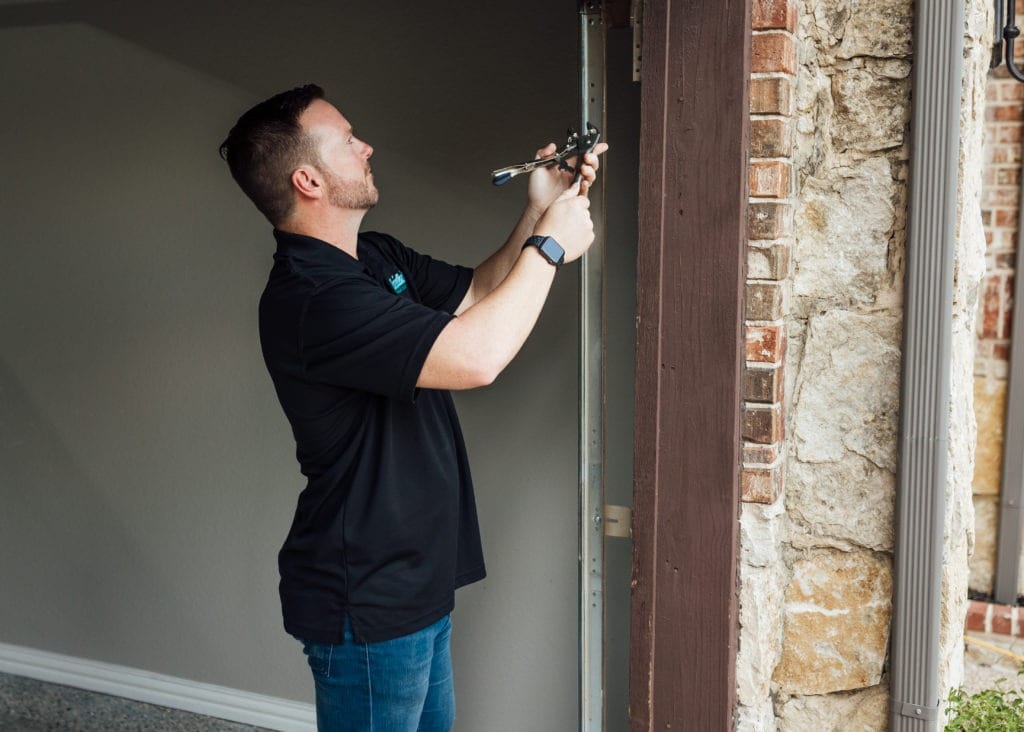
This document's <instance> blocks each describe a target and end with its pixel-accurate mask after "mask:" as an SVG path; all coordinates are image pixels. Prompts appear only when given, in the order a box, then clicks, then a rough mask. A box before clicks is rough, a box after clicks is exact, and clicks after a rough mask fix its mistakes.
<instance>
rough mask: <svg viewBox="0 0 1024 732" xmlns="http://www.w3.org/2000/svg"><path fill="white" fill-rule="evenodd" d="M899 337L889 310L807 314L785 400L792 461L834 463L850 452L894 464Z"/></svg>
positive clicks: (897, 324)
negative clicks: (791, 391) (790, 414)
mask: <svg viewBox="0 0 1024 732" xmlns="http://www.w3.org/2000/svg"><path fill="white" fill-rule="evenodd" d="M900 335H901V322H900V319H899V318H897V317H893V316H891V315H884V314H880V313H871V314H861V313H852V312H847V311H843V310H833V311H829V312H825V313H823V314H821V315H819V316H814V317H811V318H810V320H809V321H808V336H807V342H806V345H805V346H804V357H803V362H802V364H801V368H800V374H799V376H798V378H797V384H796V394H795V395H794V406H793V409H794V411H795V416H794V422H793V427H794V431H793V437H794V442H795V445H796V454H797V458H798V459H799V460H801V461H803V462H808V463H828V462H839V461H840V460H842V459H843V457H844V455H845V454H846V453H847V452H854V453H856V454H858V455H861V456H862V457H865V458H867V459H868V460H870V461H871V462H872V463H874V464H875V465H877V466H878V467H879V468H883V469H885V470H890V471H892V470H895V469H896V447H897V446H896V433H897V430H898V420H899V413H898V408H899V383H900Z"/></svg>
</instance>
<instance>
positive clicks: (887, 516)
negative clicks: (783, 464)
mask: <svg viewBox="0 0 1024 732" xmlns="http://www.w3.org/2000/svg"><path fill="white" fill-rule="evenodd" d="M786 470H787V476H788V477H787V480H786V504H787V508H788V509H789V515H790V522H791V526H790V532H789V536H790V541H791V542H792V544H793V546H795V547H797V548H808V547H815V546H832V547H837V548H840V549H846V550H850V549H854V548H856V547H865V548H868V549H873V550H875V551H891V550H892V546H893V501H894V496H895V493H896V475H895V474H894V473H893V472H891V471H889V470H883V469H881V468H879V467H878V466H877V465H875V464H874V463H872V462H871V461H870V460H866V459H864V458H862V457H860V456H858V455H853V454H849V453H848V454H847V455H846V457H845V458H844V459H842V460H841V461H839V462H836V463H820V464H809V463H801V462H799V461H796V460H793V461H790V463H789V464H788V466H787V468H786Z"/></svg>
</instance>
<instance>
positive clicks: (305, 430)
mask: <svg viewBox="0 0 1024 732" xmlns="http://www.w3.org/2000/svg"><path fill="white" fill-rule="evenodd" d="M605 149H607V146H606V145H603V144H602V145H600V146H599V147H598V148H597V149H596V150H595V152H594V153H593V154H589V155H587V156H586V157H585V159H584V164H583V165H582V166H581V170H582V180H581V182H580V183H579V184H577V185H575V186H571V187H570V186H569V183H570V180H569V179H570V176H569V174H567V173H565V172H560V171H557V170H554V169H544V170H539V171H535V172H534V173H532V174H531V178H530V183H529V187H528V190H529V194H528V200H529V204H528V206H527V208H526V211H525V212H524V213H523V215H522V217H521V218H520V220H519V222H518V223H517V224H516V226H515V229H514V230H513V232H512V234H511V236H510V237H509V240H508V241H507V242H506V243H505V244H504V245H503V246H502V247H501V248H500V249H499V250H498V251H497V252H495V253H494V254H493V255H492V256H490V257H489V258H488V259H487V260H486V261H484V262H483V263H482V264H480V265H479V266H478V267H477V268H476V269H475V270H470V269H468V268H465V267H458V266H452V265H449V264H445V263H444V262H439V261H436V260H434V259H431V258H430V257H428V256H425V255H422V254H419V253H417V252H415V251H413V250H412V249H409V248H408V247H406V246H404V245H403V244H402V243H400V242H399V241H397V240H396V239H394V238H393V237H390V236H387V235H385V234H380V233H375V232H366V233H360V231H359V227H360V224H361V222H362V219H363V217H364V216H365V215H366V212H367V211H368V210H369V209H370V208H372V207H373V206H374V205H375V204H376V203H377V199H378V191H377V188H376V186H375V185H374V179H373V173H372V171H371V169H370V163H369V161H370V157H371V156H372V154H373V148H372V147H371V146H370V145H369V144H368V143H366V142H364V141H362V140H360V139H359V138H357V137H356V136H355V133H354V131H353V130H352V126H351V124H350V123H349V121H348V120H347V119H346V118H345V117H344V116H343V115H342V114H341V112H339V111H338V110H337V109H336V108H335V107H334V106H332V105H331V104H329V103H328V102H327V101H326V100H325V99H324V98H323V90H322V89H320V88H319V87H317V86H315V85H312V84H311V85H307V86H303V87H300V88H296V89H292V90H291V91H288V92H284V93H282V94H278V95H277V96H274V97H272V98H271V99H268V100H266V101H264V102H262V103H260V104H258V105H256V106H255V107H253V108H252V109H250V110H249V111H247V112H246V113H245V114H244V115H242V117H241V118H240V119H239V120H238V122H237V124H236V125H235V126H234V128H233V129H232V130H231V132H230V134H229V135H228V138H227V140H225V142H224V144H223V145H222V147H221V154H222V156H223V157H224V158H225V159H226V160H227V162H228V165H229V167H230V169H231V173H232V176H233V177H234V178H235V180H236V181H237V182H238V184H239V186H240V187H241V188H242V190H243V191H245V193H246V194H247V195H248V196H249V197H250V198H251V199H252V201H253V202H254V203H255V204H256V207H257V208H258V209H259V210H260V211H261V212H262V213H263V214H264V215H265V216H266V218H267V219H268V220H269V221H270V222H271V224H273V226H274V236H275V238H276V240H277V252H276V253H275V255H274V265H273V268H272V270H271V272H270V277H269V280H268V282H267V285H266V289H265V290H264V292H263V296H262V297H261V299H260V308H259V322H260V341H261V344H262V348H263V356H264V360H265V361H266V365H267V369H268V370H269V372H270V375H271V377H272V379H273V382H274V386H275V388H276V390H277V395H278V398H279V399H280V401H281V406H282V407H283V409H284V412H285V414H286V415H287V417H288V420H289V422H290V423H291V426H292V431H293V434H294V436H295V441H296V453H297V458H298V461H299V465H300V469H301V471H302V473H303V474H304V475H305V476H306V477H307V479H308V484H307V486H306V488H305V489H304V490H303V491H302V493H301V494H300V495H299V499H298V505H297V507H296V511H295V518H294V520H293V523H292V527H291V530H290V532H289V534H288V537H287V539H286V540H285V543H284V546H283V547H282V549H281V553H280V556H279V567H280V572H281V585H280V590H281V603H282V609H283V613H284V625H285V629H286V630H287V631H288V632H289V633H291V634H292V635H293V636H295V637H296V638H298V639H299V640H300V641H301V642H302V643H303V649H304V651H305V653H306V655H307V659H308V662H309V666H310V668H311V670H312V672H313V677H314V681H315V684H316V708H317V724H318V727H319V728H320V729H321V730H385V729H386V730H448V729H450V728H451V726H452V723H453V721H454V718H455V697H454V689H453V684H452V673H451V658H450V654H449V648H448V642H449V633H450V621H449V615H450V612H451V610H452V608H453V606H454V593H455V589H456V588H457V587H460V586H463V585H466V584H469V583H470V582H475V581H477V580H479V579H481V578H483V576H484V562H483V555H482V551H481V547H480V536H479V530H478V527H477V518H476V508H475V503H474V498H473V488H472V483H471V479H470V473H469V464H468V462H467V458H466V451H465V445H464V444H463V439H462V433H461V431H460V428H459V422H458V417H457V416H456V414H455V408H454V405H453V403H452V399H451V395H450V394H449V391H448V390H450V389H471V388H474V387H478V386H484V385H487V384H490V383H491V382H492V381H493V380H494V379H495V378H496V377H497V375H498V374H499V373H501V371H502V370H503V369H504V368H505V366H507V365H508V363H509V362H510V361H511V360H512V358H513V357H514V356H515V355H516V353H517V352H518V351H519V348H520V347H521V346H522V345H523V342H524V341H525V340H526V337H527V336H528V335H529V333H530V331H531V330H532V328H533V326H534V324H535V323H536V321H537V317H538V316H539V314H540V310H541V307H542V306H543V304H544V301H545V299H546V298H547V295H548V291H549V289H550V287H551V284H552V281H553V280H554V276H555V271H556V270H557V268H558V266H559V265H560V264H561V260H562V259H563V258H564V261H566V262H571V261H573V260H575V259H577V258H579V257H580V256H581V255H582V254H583V252H585V251H586V250H587V248H588V247H589V246H590V244H591V242H592V241H593V238H594V235H593V225H592V223H591V220H590V214H589V212H588V206H589V201H588V200H587V198H586V197H585V196H581V195H578V194H579V192H580V188H582V189H583V191H584V192H585V191H586V189H588V188H589V186H590V185H591V183H592V182H593V181H594V179H595V176H596V169H597V167H598V158H597V155H598V154H599V153H601V152H603V151H604V150H605ZM553 151H554V145H549V146H548V147H546V148H544V149H542V150H540V151H538V155H543V154H550V153H552V152H553ZM524 245H525V246H524Z"/></svg>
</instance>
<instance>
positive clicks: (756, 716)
mask: <svg viewBox="0 0 1024 732" xmlns="http://www.w3.org/2000/svg"><path fill="white" fill-rule="evenodd" d="M736 729H737V730H739V731H740V732H775V731H776V729H777V727H776V726H775V712H774V711H773V709H772V703H771V700H769V699H766V700H764V701H763V702H761V703H760V704H758V705H757V706H753V707H748V706H744V705H742V704H741V705H739V706H738V707H736Z"/></svg>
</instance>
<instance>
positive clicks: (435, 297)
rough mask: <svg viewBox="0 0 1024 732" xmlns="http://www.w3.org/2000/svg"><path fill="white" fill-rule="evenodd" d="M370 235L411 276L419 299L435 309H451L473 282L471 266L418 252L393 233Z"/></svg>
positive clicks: (446, 310)
mask: <svg viewBox="0 0 1024 732" xmlns="http://www.w3.org/2000/svg"><path fill="white" fill-rule="evenodd" d="M373 235H374V236H375V237H377V241H378V242H379V243H380V244H381V246H386V247H387V248H388V249H389V250H390V251H391V252H392V253H393V255H394V257H395V258H396V259H397V260H398V261H399V262H401V265H402V269H403V270H405V272H406V274H408V275H409V277H410V278H411V279H412V282H413V286H414V287H415V288H416V292H417V293H418V294H419V297H420V302H422V303H423V304H424V305H426V306H427V307H430V308H434V309H435V310H443V311H444V312H446V313H454V312H455V310H456V308H458V307H459V303H461V302H462V298H463V297H465V295H466V292H467V291H468V290H469V286H470V284H472V282H473V270H472V269H470V268H469V267H463V266H461V265H457V264H448V263H447V262H443V261H441V260H440V259H434V258H433V257H430V256H428V255H426V254H420V253H419V252H417V251H415V250H414V249H411V248H410V247H407V246H406V245H405V244H403V243H402V242H400V241H398V239H395V238H394V237H393V236H388V235H387V234H380V233H374V234H373Z"/></svg>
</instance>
